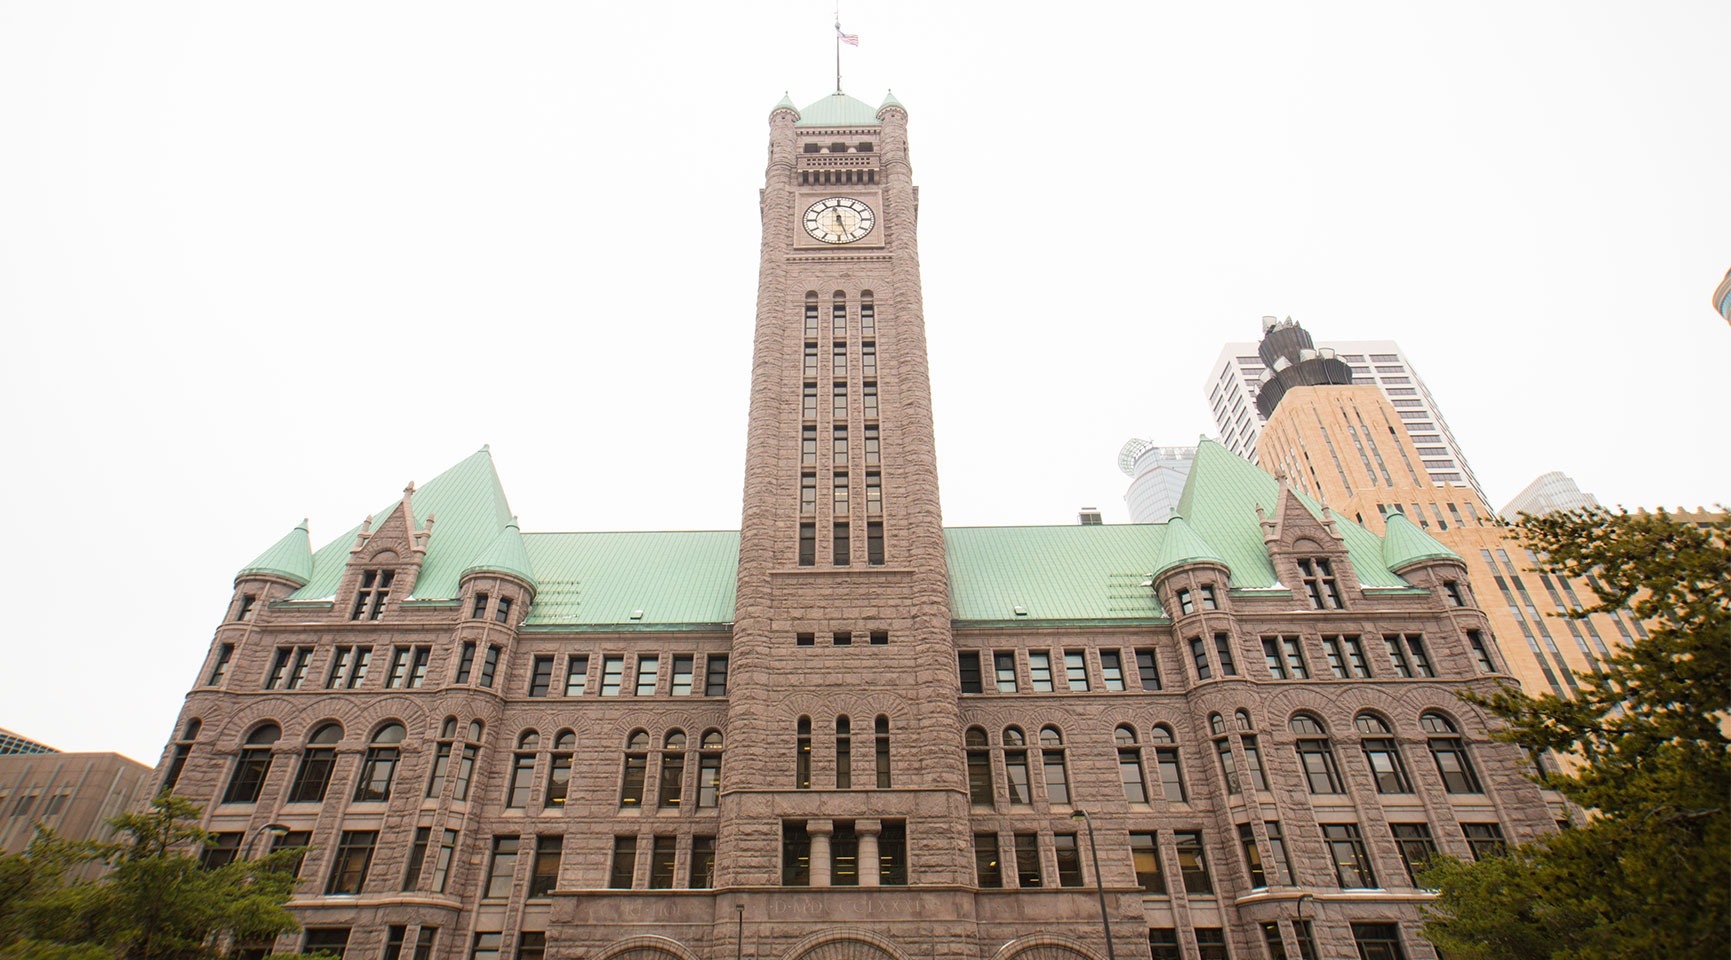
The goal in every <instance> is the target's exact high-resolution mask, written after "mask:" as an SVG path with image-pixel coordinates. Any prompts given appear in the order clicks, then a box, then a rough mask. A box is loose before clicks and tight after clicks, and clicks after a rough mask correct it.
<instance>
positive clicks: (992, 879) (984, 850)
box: [974, 833, 1004, 888]
mask: <svg viewBox="0 0 1731 960" xmlns="http://www.w3.org/2000/svg"><path fill="white" fill-rule="evenodd" d="M974 879H975V882H976V883H977V884H979V886H981V887H986V888H997V887H1002V886H1003V885H1004V868H1003V864H1002V863H1000V862H999V860H998V835H997V834H995V833H976V834H974Z"/></svg>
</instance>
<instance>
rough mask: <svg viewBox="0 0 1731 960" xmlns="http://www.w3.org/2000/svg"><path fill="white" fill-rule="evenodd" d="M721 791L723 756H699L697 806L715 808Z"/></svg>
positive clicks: (703, 754) (715, 754)
mask: <svg viewBox="0 0 1731 960" xmlns="http://www.w3.org/2000/svg"><path fill="white" fill-rule="evenodd" d="M720 791H721V754H719V753H700V754H698V755H697V805H698V806H699V807H705V808H707V807H713V806H715V805H716V802H717V801H718V799H719V797H720Z"/></svg>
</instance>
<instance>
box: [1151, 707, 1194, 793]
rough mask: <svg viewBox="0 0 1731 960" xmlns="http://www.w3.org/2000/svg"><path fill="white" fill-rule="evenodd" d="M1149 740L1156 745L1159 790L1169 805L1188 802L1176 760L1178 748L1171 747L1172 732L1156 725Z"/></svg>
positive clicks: (1162, 725)
mask: <svg viewBox="0 0 1731 960" xmlns="http://www.w3.org/2000/svg"><path fill="white" fill-rule="evenodd" d="M1149 739H1150V740H1152V741H1154V743H1155V744H1156V745H1157V746H1155V748H1154V761H1155V764H1156V765H1157V766H1158V767H1159V768H1160V789H1161V792H1162V793H1163V794H1164V795H1165V797H1166V799H1167V801H1168V802H1170V803H1184V802H1186V800H1188V797H1187V795H1186V794H1185V790H1184V770H1183V767H1182V765H1181V764H1180V762H1179V759H1178V748H1177V747H1176V746H1172V745H1171V744H1172V743H1173V738H1172V731H1171V730H1170V729H1169V728H1167V727H1166V725H1165V724H1156V725H1155V727H1154V731H1153V733H1152V734H1151V735H1150V736H1149Z"/></svg>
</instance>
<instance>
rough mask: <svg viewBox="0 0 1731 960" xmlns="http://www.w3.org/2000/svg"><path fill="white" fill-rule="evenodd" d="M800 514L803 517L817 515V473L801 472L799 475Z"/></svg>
mask: <svg viewBox="0 0 1731 960" xmlns="http://www.w3.org/2000/svg"><path fill="white" fill-rule="evenodd" d="M799 515H800V516H802V517H814V516H817V475H816V474H811V473H803V474H800V477H799Z"/></svg>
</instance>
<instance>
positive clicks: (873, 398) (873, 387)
mask: <svg viewBox="0 0 1731 960" xmlns="http://www.w3.org/2000/svg"><path fill="white" fill-rule="evenodd" d="M861 399H862V400H863V401H864V405H865V410H864V413H865V418H866V419H867V420H876V419H877V418H878V385H877V384H875V383H867V384H865V386H864V388H863V396H862V398H861Z"/></svg>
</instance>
